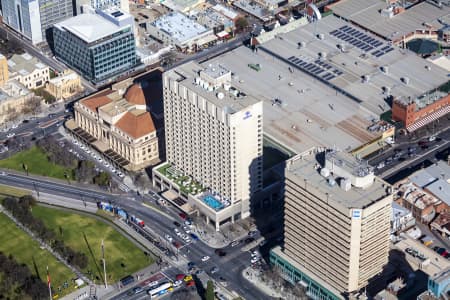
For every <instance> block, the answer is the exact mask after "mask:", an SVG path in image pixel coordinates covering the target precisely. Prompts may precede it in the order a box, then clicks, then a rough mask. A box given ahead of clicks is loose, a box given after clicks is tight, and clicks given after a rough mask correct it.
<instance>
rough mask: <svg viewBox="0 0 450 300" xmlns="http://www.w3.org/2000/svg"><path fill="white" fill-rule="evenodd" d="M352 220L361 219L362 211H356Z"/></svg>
mask: <svg viewBox="0 0 450 300" xmlns="http://www.w3.org/2000/svg"><path fill="white" fill-rule="evenodd" d="M352 219H357V220H359V219H361V210H360V209H354V210H353V214H352Z"/></svg>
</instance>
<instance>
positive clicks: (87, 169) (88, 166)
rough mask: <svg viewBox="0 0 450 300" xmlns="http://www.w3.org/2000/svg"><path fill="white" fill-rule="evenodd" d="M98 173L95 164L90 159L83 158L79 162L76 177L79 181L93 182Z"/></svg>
mask: <svg viewBox="0 0 450 300" xmlns="http://www.w3.org/2000/svg"><path fill="white" fill-rule="evenodd" d="M95 175H96V172H95V164H94V163H93V162H92V161H89V160H82V161H80V162H79V163H78V168H77V169H76V170H75V178H76V179H77V180H78V181H79V182H84V183H91V182H92V181H93V179H94V176H95Z"/></svg>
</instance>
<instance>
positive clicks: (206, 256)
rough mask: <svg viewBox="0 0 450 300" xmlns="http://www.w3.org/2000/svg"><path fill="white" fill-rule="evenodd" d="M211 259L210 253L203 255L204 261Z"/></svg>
mask: <svg viewBox="0 0 450 300" xmlns="http://www.w3.org/2000/svg"><path fill="white" fill-rule="evenodd" d="M209 259H210V257H209V256H208V255H205V256H203V257H202V261H208V260H209Z"/></svg>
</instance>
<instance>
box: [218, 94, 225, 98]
mask: <svg viewBox="0 0 450 300" xmlns="http://www.w3.org/2000/svg"><path fill="white" fill-rule="evenodd" d="M224 97H225V95H224V94H223V93H217V98H218V99H219V100H222V99H223V98H224Z"/></svg>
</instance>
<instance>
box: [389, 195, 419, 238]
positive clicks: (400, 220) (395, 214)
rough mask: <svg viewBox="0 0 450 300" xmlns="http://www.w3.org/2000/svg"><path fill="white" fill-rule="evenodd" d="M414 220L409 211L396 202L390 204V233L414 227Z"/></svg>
mask: <svg viewBox="0 0 450 300" xmlns="http://www.w3.org/2000/svg"><path fill="white" fill-rule="evenodd" d="M415 223H416V222H415V219H414V217H413V214H412V212H411V211H410V210H408V209H406V208H405V207H403V206H401V205H400V204H398V203H396V202H392V215H391V233H397V232H400V231H403V230H405V229H408V228H410V227H412V226H414V225H415Z"/></svg>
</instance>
